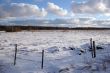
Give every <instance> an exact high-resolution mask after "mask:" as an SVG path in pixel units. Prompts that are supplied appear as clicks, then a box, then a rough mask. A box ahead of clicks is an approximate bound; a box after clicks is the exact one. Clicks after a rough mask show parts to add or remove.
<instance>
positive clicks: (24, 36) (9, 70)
mask: <svg viewBox="0 0 110 73" xmlns="http://www.w3.org/2000/svg"><path fill="white" fill-rule="evenodd" d="M90 38H93V40H94V41H95V42H96V46H97V47H102V48H103V49H97V50H96V53H97V54H96V55H97V56H96V58H92V56H91V52H90V51H89V47H90ZM14 44H18V53H17V64H16V65H15V66H14V65H13V60H14V50H15V46H14ZM109 48H110V30H73V31H69V30H68V31H62V30H58V31H50V30H48V31H47V30H45V31H36V32H29V31H23V32H0V73H110V49H109ZM43 49H44V50H45V53H44V68H43V69H41V56H42V50H43ZM82 51H83V52H82Z"/></svg>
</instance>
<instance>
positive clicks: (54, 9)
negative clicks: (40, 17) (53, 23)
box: [47, 2, 68, 16]
mask: <svg viewBox="0 0 110 73" xmlns="http://www.w3.org/2000/svg"><path fill="white" fill-rule="evenodd" d="M47 9H48V11H49V12H51V13H53V14H56V15H59V16H65V15H67V13H68V12H67V10H66V9H63V8H61V7H59V6H58V5H55V4H54V3H50V2H48V7H47Z"/></svg>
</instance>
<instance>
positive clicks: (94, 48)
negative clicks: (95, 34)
mask: <svg viewBox="0 0 110 73" xmlns="http://www.w3.org/2000/svg"><path fill="white" fill-rule="evenodd" d="M93 52H94V58H95V57H96V46H95V41H93Z"/></svg>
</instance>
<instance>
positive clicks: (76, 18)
mask: <svg viewBox="0 0 110 73" xmlns="http://www.w3.org/2000/svg"><path fill="white" fill-rule="evenodd" d="M109 21H110V0H0V24H2V25H7V24H15V25H17V24H22V25H26V24H29V25H31V24H32V25H35V24H36V25H45V26H46V25H52V26H57V25H59V26H69V27H74V26H75V27H77V26H88V27H89V26H107V27H108V26H109V27H110V22H109ZM99 23H100V24H99Z"/></svg>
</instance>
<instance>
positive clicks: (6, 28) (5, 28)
mask: <svg viewBox="0 0 110 73" xmlns="http://www.w3.org/2000/svg"><path fill="white" fill-rule="evenodd" d="M22 30H28V31H31V30H110V28H107V27H74V28H70V27H52V26H3V25H2V26H0V31H7V32H17V31H22Z"/></svg>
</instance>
